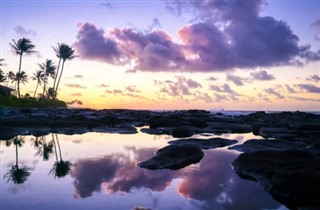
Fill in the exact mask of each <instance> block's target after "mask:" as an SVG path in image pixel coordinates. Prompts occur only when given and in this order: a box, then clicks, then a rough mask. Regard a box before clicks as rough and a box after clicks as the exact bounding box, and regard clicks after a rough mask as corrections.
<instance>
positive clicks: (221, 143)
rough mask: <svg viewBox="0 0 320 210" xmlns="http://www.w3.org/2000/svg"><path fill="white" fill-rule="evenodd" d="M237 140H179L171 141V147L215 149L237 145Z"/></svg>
mask: <svg viewBox="0 0 320 210" xmlns="http://www.w3.org/2000/svg"><path fill="white" fill-rule="evenodd" d="M237 142H238V141H237V140H230V139H223V138H210V139H196V138H191V139H179V140H175V141H169V142H168V143H169V144H171V145H177V146H184V145H191V146H194V147H198V148H200V149H215V148H218V147H225V146H230V145H232V144H236V143H237Z"/></svg>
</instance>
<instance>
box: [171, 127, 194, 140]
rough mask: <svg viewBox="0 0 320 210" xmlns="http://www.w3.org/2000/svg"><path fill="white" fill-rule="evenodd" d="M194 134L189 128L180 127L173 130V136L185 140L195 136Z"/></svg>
mask: <svg viewBox="0 0 320 210" xmlns="http://www.w3.org/2000/svg"><path fill="white" fill-rule="evenodd" d="M193 134H194V132H193V130H192V128H191V127H189V126H180V127H176V128H173V129H172V130H171V135H172V136H173V137H175V138H185V137H191V136H193Z"/></svg>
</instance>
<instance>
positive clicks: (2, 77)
mask: <svg viewBox="0 0 320 210" xmlns="http://www.w3.org/2000/svg"><path fill="white" fill-rule="evenodd" d="M2 61H4V59H2V58H1V59H0V67H1V66H3V64H2ZM6 79H7V78H6V75H5V74H4V72H3V71H2V69H1V68H0V82H4V81H6Z"/></svg>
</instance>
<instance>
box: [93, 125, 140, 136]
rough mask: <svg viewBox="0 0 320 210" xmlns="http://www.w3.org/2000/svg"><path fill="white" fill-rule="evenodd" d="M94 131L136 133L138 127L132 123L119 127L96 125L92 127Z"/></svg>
mask: <svg viewBox="0 0 320 210" xmlns="http://www.w3.org/2000/svg"><path fill="white" fill-rule="evenodd" d="M91 131H92V132H101V133H118V134H136V133H138V132H137V129H136V128H135V127H132V126H130V125H126V126H117V127H95V128H92V129H91Z"/></svg>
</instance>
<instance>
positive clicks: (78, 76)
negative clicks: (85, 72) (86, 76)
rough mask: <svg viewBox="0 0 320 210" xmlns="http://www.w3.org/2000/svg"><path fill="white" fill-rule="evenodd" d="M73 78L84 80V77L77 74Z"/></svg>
mask: <svg viewBox="0 0 320 210" xmlns="http://www.w3.org/2000/svg"><path fill="white" fill-rule="evenodd" d="M73 77H74V78H78V79H82V78H83V76H82V75H80V74H76V75H74V76H73Z"/></svg>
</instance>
